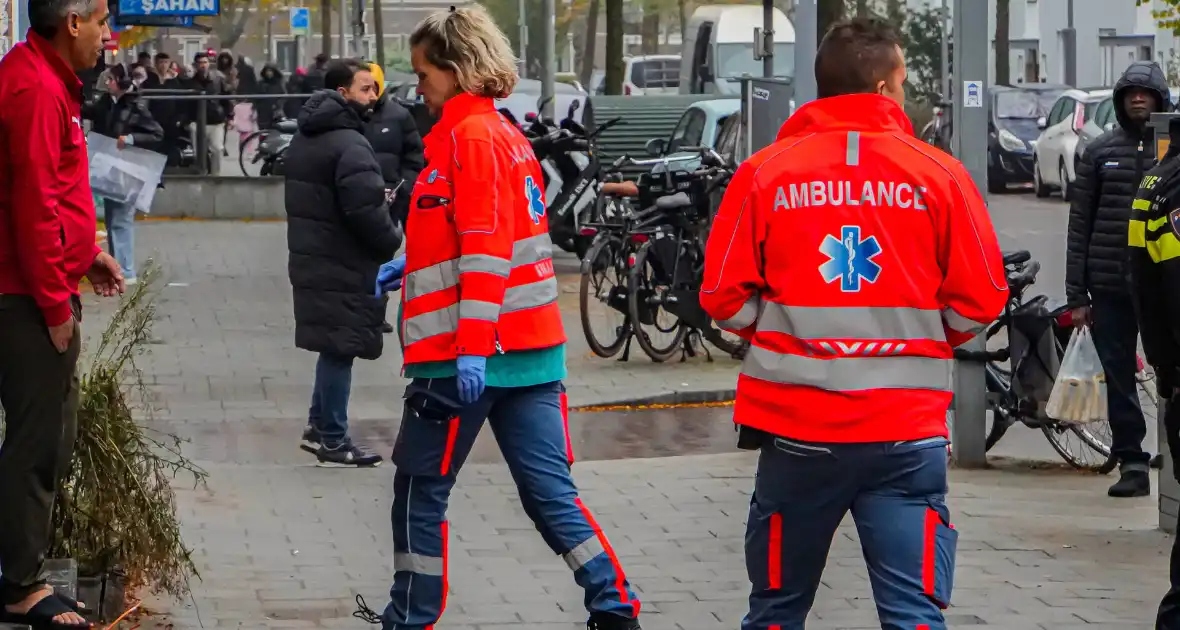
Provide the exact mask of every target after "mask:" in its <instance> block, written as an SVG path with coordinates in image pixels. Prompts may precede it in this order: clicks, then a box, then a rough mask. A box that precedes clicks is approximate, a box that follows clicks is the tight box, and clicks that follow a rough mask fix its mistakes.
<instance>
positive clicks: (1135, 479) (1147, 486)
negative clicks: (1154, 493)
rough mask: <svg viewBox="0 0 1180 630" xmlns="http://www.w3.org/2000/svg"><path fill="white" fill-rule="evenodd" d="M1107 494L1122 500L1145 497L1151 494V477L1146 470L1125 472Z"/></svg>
mask: <svg viewBox="0 0 1180 630" xmlns="http://www.w3.org/2000/svg"><path fill="white" fill-rule="evenodd" d="M1106 494H1108V495H1110V496H1112V497H1118V498H1120V499H1127V498H1130V497H1145V496H1147V495H1149V494H1151V477H1150V476H1148V474H1147V471H1146V470H1124V471H1123V472H1122V474H1121V475H1120V476H1119V480H1118V481H1116V482H1115V483H1114V485H1112V486H1111V487H1110V489H1109V490H1107V491H1106Z"/></svg>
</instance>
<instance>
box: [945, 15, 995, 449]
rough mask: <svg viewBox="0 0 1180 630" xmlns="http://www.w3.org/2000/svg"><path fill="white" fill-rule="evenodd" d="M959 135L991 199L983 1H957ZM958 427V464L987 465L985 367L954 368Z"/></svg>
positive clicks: (977, 342)
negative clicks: (988, 186)
mask: <svg viewBox="0 0 1180 630" xmlns="http://www.w3.org/2000/svg"><path fill="white" fill-rule="evenodd" d="M953 19H954V28H953V29H952V30H953V32H954V37H955V54H954V60H953V62H954V72H953V73H952V76H953V77H954V81H955V85H954V87H953V89H952V90H951V91H952V92H953V93H954V117H953V118H952V120H954V121H955V127H954V132H953V135H952V138H951V146H952V148H953V150H954V154H955V157H957V158H958V159H959V161H961V162H962V163H963V166H965V167H966V168H967V172H969V173H970V174H971V179H972V180H974V182H975V186H976V187H978V188H979V192H980V193H981V194H983V195H985V198H986V195H987V133H988V132H987V107H986V104H987V94H988V85H987V70H988V67H987V65H988V54H987V52H988V47H989V46H990V43H989V42H988V33H987V29H985V28H980V27H979V25H981V24H987V21H988V3H987V2H980V1H979V0H955V4H954V14H953ZM985 346H986V343H985V341H984V338H983V336H978V337H976V338H975V339H972V340H971V341H969V342H968V343H966V344H964V346H963V347H964V349H966V350H974V351H980V352H982V351H983V350H985ZM954 387H955V390H954V392H955V399H954V416H953V417H954V422H953V425H952V427H951V443H952V452H953V454H954V457H955V461H956V462H958V464H959V465H960V466H962V467H965V468H971V467H982V466H986V465H987V452H986V449H985V448H984V440H985V433H986V431H987V392H986V385H985V382H984V370H983V364H982V363H979V362H975V361H958V362H956V363H955V383H954Z"/></svg>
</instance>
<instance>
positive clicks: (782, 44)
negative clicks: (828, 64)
mask: <svg viewBox="0 0 1180 630" xmlns="http://www.w3.org/2000/svg"><path fill="white" fill-rule="evenodd" d="M762 25H763V20H762V5H759V4H727V5H707V6H702V7H698V8H697V10H696V11H693V14H692V18H690V19H689V21H688V28H687V32H686V33H685V38H684V48H683V53H682V54H681V57H682V59H683V62H682V63H681V64H680V93H681V94H722V95H727V96H739V95H741V92H742V87H741V84H740V83H739V82H738V81H737V79H738V78H739V77H741V76H742V75H743V74H749V75H751V76H755V77H760V76H762V61H761V60H758V59H754V29H755V28H761V27H762ZM794 74H795V27H794V26H792V25H791V21H790V20H788V19H787V14H785V13H783V12H782V11H781V10H779V9H777V8H776V9H775V10H774V76H776V77H779V78H788V77H791V76H794Z"/></svg>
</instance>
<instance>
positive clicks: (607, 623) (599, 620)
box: [586, 612, 643, 630]
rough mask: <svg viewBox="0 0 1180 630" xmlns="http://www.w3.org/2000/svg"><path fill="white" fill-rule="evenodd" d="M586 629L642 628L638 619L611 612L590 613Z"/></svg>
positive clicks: (629, 629) (637, 629)
mask: <svg viewBox="0 0 1180 630" xmlns="http://www.w3.org/2000/svg"><path fill="white" fill-rule="evenodd" d="M586 630H643V629H642V628H640V627H639V620H638V619H628V618H627V617H620V616H619V615H615V614H611V613H601V612H596V613H590V620H589V621H587V622H586Z"/></svg>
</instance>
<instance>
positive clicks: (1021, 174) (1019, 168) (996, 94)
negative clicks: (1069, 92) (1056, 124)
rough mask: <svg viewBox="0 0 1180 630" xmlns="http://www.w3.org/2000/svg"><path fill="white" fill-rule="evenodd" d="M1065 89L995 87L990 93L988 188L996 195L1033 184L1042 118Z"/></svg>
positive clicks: (1062, 87)
mask: <svg viewBox="0 0 1180 630" xmlns="http://www.w3.org/2000/svg"><path fill="white" fill-rule="evenodd" d="M1065 89H1066V88H1065V87H1064V86H1049V85H1040V84H1038V85H1032V86H1027V87H1025V86H1021V87H1008V86H1002V85H1000V86H995V87H993V88H992V89H991V93H990V95H989V96H990V99H989V103H988V105H989V107H988V122H987V128H988V129H987V130H988V134H987V188H988V192H991V193H999V192H1003V191H1005V190H1007V188H1008V186H1009V185H1012V184H1031V183H1032V181H1033V146H1034V145H1035V144H1036V140H1037V136H1038V135H1040V133H1041V132H1040V129H1038V128H1037V119H1038V118H1041V117H1042V116H1045V115H1046V114H1047V113H1048V111H1049V109H1050V108H1051V107H1052V106H1053V102H1054V101H1055V100H1056V99H1057V97H1058V96H1059V95H1060V94H1061V93H1062V92H1064V91H1065Z"/></svg>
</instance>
